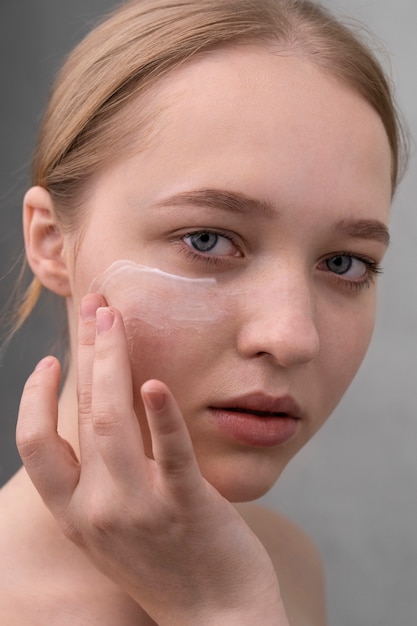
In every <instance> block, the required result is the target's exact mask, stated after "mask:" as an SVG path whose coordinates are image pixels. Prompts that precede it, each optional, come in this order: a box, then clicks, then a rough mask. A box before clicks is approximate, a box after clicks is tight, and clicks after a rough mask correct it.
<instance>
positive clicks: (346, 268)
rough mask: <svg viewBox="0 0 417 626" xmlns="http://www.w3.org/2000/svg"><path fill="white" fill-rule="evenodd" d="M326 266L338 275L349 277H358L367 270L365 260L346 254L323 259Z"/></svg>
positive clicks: (363, 274)
mask: <svg viewBox="0 0 417 626" xmlns="http://www.w3.org/2000/svg"><path fill="white" fill-rule="evenodd" d="M325 265H326V268H327V269H328V270H329V271H330V272H332V273H333V274H337V275H338V276H346V278H350V279H358V278H362V277H363V276H365V275H366V274H367V272H368V265H369V263H368V264H367V263H366V262H365V261H362V260H361V259H357V258H355V257H353V256H348V255H346V254H338V255H336V256H333V257H331V258H330V259H327V260H326V261H325Z"/></svg>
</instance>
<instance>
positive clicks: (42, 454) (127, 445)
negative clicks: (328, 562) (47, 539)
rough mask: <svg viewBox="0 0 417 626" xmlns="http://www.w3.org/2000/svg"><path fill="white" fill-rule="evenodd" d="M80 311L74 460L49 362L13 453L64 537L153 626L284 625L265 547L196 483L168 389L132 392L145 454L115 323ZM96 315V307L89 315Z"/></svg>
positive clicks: (105, 314)
mask: <svg viewBox="0 0 417 626" xmlns="http://www.w3.org/2000/svg"><path fill="white" fill-rule="evenodd" d="M103 304H105V303H104V301H103V299H102V298H101V297H100V296H97V295H94V294H90V295H89V296H87V297H86V298H85V299H84V301H83V303H82V307H81V309H82V311H83V312H84V319H80V325H79V333H78V342H79V349H78V412H79V415H78V425H79V446H80V459H79V460H78V459H77V457H76V455H75V453H74V451H73V449H72V448H71V446H70V445H69V443H68V442H66V441H65V440H63V439H62V438H61V437H60V436H59V435H58V433H57V417H58V397H57V396H58V386H59V378H60V368H59V363H58V362H57V360H56V359H54V358H53V357H47V358H46V359H44V360H43V361H41V363H40V364H39V365H38V367H37V369H36V370H35V371H34V372H33V374H32V375H31V376H30V378H29V379H28V382H27V383H26V386H25V389H24V392H23V396H22V401H21V406H20V411H19V420H18V428H17V443H18V448H19V452H20V454H21V457H22V460H23V463H24V464H25V467H26V470H27V472H28V474H29V476H30V478H31V480H32V481H33V483H34V485H35V487H36V489H37V490H38V491H39V493H40V495H41V497H42V498H43V500H44V502H45V504H46V506H47V507H48V508H49V509H50V511H51V512H52V514H53V515H54V517H55V519H56V521H57V523H58V524H59V526H60V527H61V529H62V531H63V532H64V533H65V535H66V536H67V537H68V538H69V539H70V540H71V541H73V542H74V543H75V544H76V545H77V546H79V548H80V549H81V550H82V551H83V552H84V553H85V554H86V555H87V556H88V558H89V559H90V560H91V561H92V562H93V563H94V565H95V566H96V567H97V569H99V570H100V571H101V572H103V573H104V574H105V575H106V576H108V577H109V578H110V579H112V580H113V581H114V582H116V583H117V584H118V585H119V586H120V587H121V588H123V589H124V590H125V591H127V593H129V594H130V595H131V596H132V597H133V598H134V599H135V601H136V602H137V603H138V604H140V606H141V607H142V608H143V609H144V610H145V611H147V613H148V614H149V615H150V616H151V617H152V619H154V620H155V621H156V622H157V623H158V624H159V625H160V626H164V625H165V624H167V625H168V624H169V625H170V626H176V625H178V626H179V625H181V626H188V625H190V626H191V625H192V626H199V625H201V626H206V625H207V626H208V625H218V624H222V625H225V626H227V625H232V624H233V625H234V624H236V625H237V624H239V626H244V625H245V624H250V625H251V626H252V625H253V624H254V623H256V621H258V623H261V624H262V625H263V626H267V625H269V624H271V625H274V626H288V620H287V618H286V614H285V610H284V607H283V604H282V601H281V597H280V591H279V585H278V581H277V578H276V575H275V571H274V569H273V566H272V563H271V560H270V559H269V557H268V555H267V553H266V551H265V549H264V548H263V546H262V544H261V543H260V541H259V540H258V539H257V537H256V536H255V535H254V534H253V533H252V531H251V530H250V529H249V527H248V526H247V525H246V524H245V523H244V521H243V520H242V518H241V517H240V516H239V514H238V513H237V512H236V510H235V509H234V508H233V506H232V505H231V504H230V503H229V502H228V501H227V500H225V499H224V498H223V497H222V496H221V495H220V494H219V493H218V492H217V491H216V490H215V489H214V488H213V487H212V486H211V485H210V484H209V483H208V482H207V481H206V480H205V479H204V478H203V477H202V475H201V473H200V471H199V467H198V464H197V461H196V458H195V455H194V451H193V447H192V443H191V439H190V436H189V433H188V430H187V427H186V424H185V422H184V419H183V417H182V415H181V412H180V410H179V408H178V406H177V404H176V402H175V400H174V398H173V396H172V394H171V393H170V391H169V389H168V388H167V387H166V386H165V385H164V384H163V383H162V382H160V381H156V380H149V381H147V382H146V383H145V384H144V385H143V386H142V389H141V395H142V400H143V403H144V406H145V410H146V416H147V420H148V426H149V431H150V434H151V438H152V450H153V457H154V458H152V459H151V458H148V457H147V456H146V455H145V452H144V446H143V440H142V435H141V429H140V427H139V423H138V420H137V417H136V415H135V412H134V408H133V389H132V375H131V368H130V362H129V354H128V346H127V340H126V335H125V332H124V325H123V320H122V318H121V315H120V313H119V312H118V311H117V310H115V309H111V308H108V307H103V306H102V305H103ZM97 307H100V308H97Z"/></svg>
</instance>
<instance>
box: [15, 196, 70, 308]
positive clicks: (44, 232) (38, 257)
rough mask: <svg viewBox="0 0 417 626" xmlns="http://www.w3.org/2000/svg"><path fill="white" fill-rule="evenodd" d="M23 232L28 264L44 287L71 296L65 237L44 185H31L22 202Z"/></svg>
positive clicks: (61, 294)
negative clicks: (65, 254)
mask: <svg viewBox="0 0 417 626" xmlns="http://www.w3.org/2000/svg"><path fill="white" fill-rule="evenodd" d="M23 232H24V238H25V248H26V256H27V259H28V263H29V265H30V268H31V270H32V272H33V273H34V274H35V276H36V277H37V278H38V280H39V281H40V282H41V283H42V285H43V286H44V287H46V288H47V289H49V290H50V291H53V292H54V293H56V294H58V295H60V296H64V297H68V296H70V295H71V288H70V280H69V275H68V267H67V264H66V262H65V258H64V239H63V236H62V233H61V232H60V229H59V227H58V224H57V222H56V217H55V211H54V206H53V202H52V198H51V196H50V194H49V193H48V191H47V190H46V189H44V188H43V187H31V189H29V191H28V192H27V193H26V195H25V198H24V202H23Z"/></svg>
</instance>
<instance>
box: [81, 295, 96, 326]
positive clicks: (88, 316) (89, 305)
mask: <svg viewBox="0 0 417 626" xmlns="http://www.w3.org/2000/svg"><path fill="white" fill-rule="evenodd" d="M97 306H98V299H97V296H94V295H92V294H88V296H85V297H84V298H83V299H82V300H81V305H80V313H81V319H82V320H83V322H92V321H93V320H94V319H95V318H96V311H97Z"/></svg>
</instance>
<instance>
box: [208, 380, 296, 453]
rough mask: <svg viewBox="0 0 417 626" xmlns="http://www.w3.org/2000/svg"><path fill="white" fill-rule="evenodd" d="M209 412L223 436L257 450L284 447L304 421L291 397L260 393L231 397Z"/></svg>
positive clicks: (211, 407) (210, 408) (214, 406)
mask: <svg viewBox="0 0 417 626" xmlns="http://www.w3.org/2000/svg"><path fill="white" fill-rule="evenodd" d="M209 410H210V415H211V418H212V420H213V422H214V423H215V424H216V426H217V427H218V428H219V430H220V431H221V432H222V433H223V434H225V435H226V436H227V437H228V438H231V439H233V440H235V441H238V442H240V443H244V444H246V445H249V446H255V447H273V446H280V445H283V444H284V443H286V442H287V441H289V440H290V439H292V438H293V437H294V436H295V435H296V433H297V431H298V429H299V427H300V423H301V420H302V418H303V411H302V410H301V408H300V407H299V406H298V404H297V403H296V402H295V400H294V399H293V398H291V396H282V397H275V396H270V395H267V394H264V393H261V392H255V393H250V394H246V395H243V396H239V397H235V398H228V399H227V400H225V401H220V402H219V403H217V404H215V405H213V406H210V407H209Z"/></svg>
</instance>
